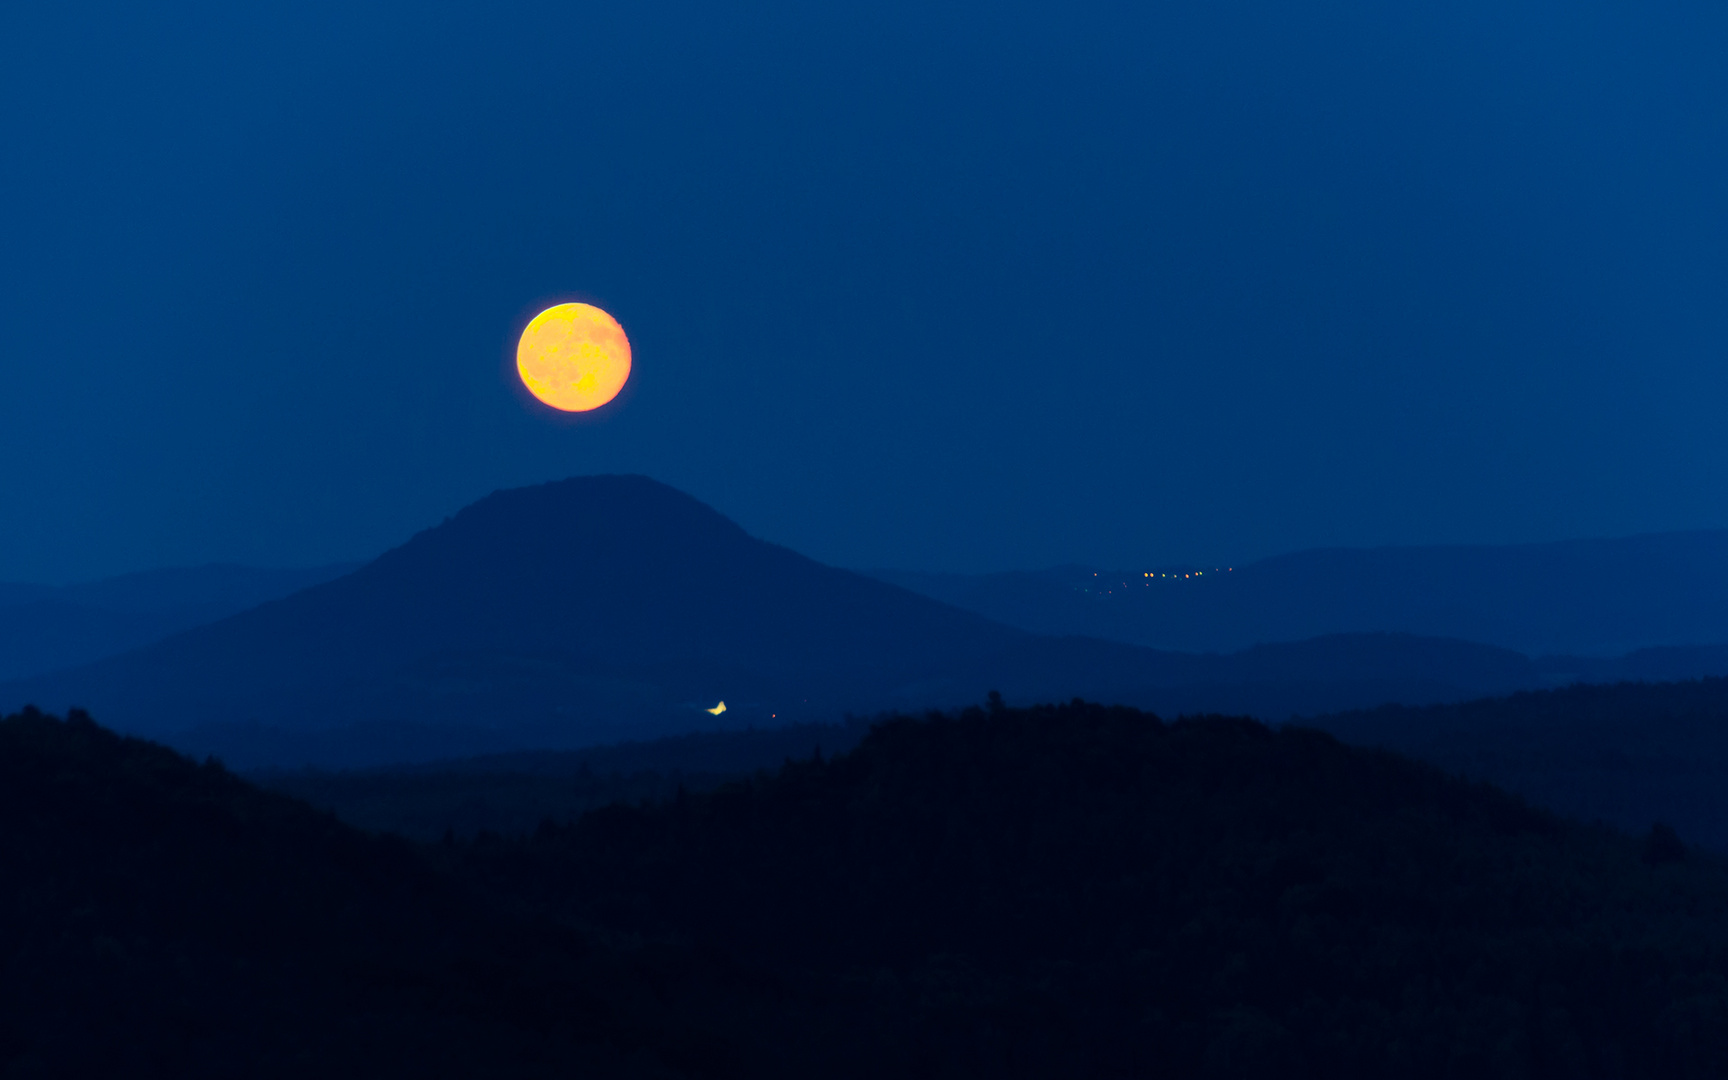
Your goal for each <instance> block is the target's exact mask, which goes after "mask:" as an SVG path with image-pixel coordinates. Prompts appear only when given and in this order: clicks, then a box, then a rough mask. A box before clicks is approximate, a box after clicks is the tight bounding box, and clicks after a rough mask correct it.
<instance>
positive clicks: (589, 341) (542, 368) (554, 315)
mask: <svg viewBox="0 0 1728 1080" xmlns="http://www.w3.org/2000/svg"><path fill="white" fill-rule="evenodd" d="M516 373H517V374H518V375H520V376H522V385H524V386H526V387H527V388H528V391H529V392H530V393H532V394H533V395H534V396H535V397H537V398H539V399H540V400H541V401H544V402H545V403H546V404H548V405H550V406H552V407H553V408H554V409H562V410H564V411H565V412H587V411H588V410H589V409H598V408H599V407H600V406H602V405H604V404H606V403H607V402H608V401H611V400H612V399H613V398H615V397H617V396H618V391H620V390H622V389H624V382H625V380H626V379H628V378H630V339H629V338H627V337H625V336H624V328H623V327H622V326H619V325H618V320H617V319H614V318H613V317H612V316H610V315H608V314H606V312H604V311H601V310H600V309H599V308H597V307H595V306H593V305H592V304H558V305H557V306H555V307H549V308H547V309H546V310H545V311H542V312H541V313H540V314H538V315H536V316H534V318H533V320H532V321H531V322H529V324H528V326H527V327H526V328H525V329H524V330H523V331H522V340H521V341H519V342H518V343H517V344H516Z"/></svg>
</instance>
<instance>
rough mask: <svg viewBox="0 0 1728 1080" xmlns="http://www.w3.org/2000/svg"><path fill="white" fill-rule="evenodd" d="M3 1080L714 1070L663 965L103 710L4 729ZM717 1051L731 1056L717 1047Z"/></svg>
mask: <svg viewBox="0 0 1728 1080" xmlns="http://www.w3.org/2000/svg"><path fill="white" fill-rule="evenodd" d="M0 881H4V883H5V886H4V889H3V890H0V901H3V903H4V905H5V906H4V909H3V910H4V913H5V917H4V918H3V919H0V1073H4V1074H5V1075H7V1076H163V1077H234V1076H255V1077H277V1076H281V1077H288V1076H292V1077H327V1076H357V1077H358V1076H367V1077H376V1076H450V1077H468V1076H481V1075H509V1076H522V1077H532V1076H548V1077H550V1076H567V1075H571V1074H572V1073H576V1074H581V1075H596V1076H607V1077H673V1076H694V1075H714V1072H713V1070H712V1069H708V1068H705V1067H702V1066H701V1062H702V1061H703V1060H705V1058H704V1055H705V1054H706V1055H709V1056H713V1055H718V1057H717V1058H716V1060H718V1061H724V1060H726V1053H727V1051H726V1050H725V1049H724V1044H723V1042H722V1041H720V1040H716V1039H710V1040H707V1041H704V1039H702V1038H699V1037H696V1036H695V1035H694V1034H693V1033H691V1032H689V1031H686V1030H684V1029H680V1028H675V1027H668V1026H666V1024H665V1023H664V1022H663V1019H662V1018H663V1010H661V1009H660V1008H659V1007H658V1006H656V1005H655V1004H654V991H653V989H652V979H653V975H652V972H651V971H649V970H645V969H643V968H641V967H640V966H639V965H638V964H637V963H636V962H635V961H633V960H631V959H629V958H627V957H624V956H621V955H617V954H613V953H609V952H607V951H606V950H604V949H600V948H597V947H596V946H595V945H594V944H593V943H592V942H590V941H588V940H587V939H585V938H583V937H581V936H579V935H576V934H573V933H570V932H567V931H560V930H555V929H553V928H551V927H549V926H545V925H538V926H535V925H530V924H525V923H519V922H516V921H514V920H511V919H509V918H507V917H504V916H502V915H501V913H499V912H497V911H496V910H494V909H492V908H491V907H490V906H488V905H487V904H485V903H483V902H481V901H480V900H479V899H478V898H477V897H475V896H474V895H473V894H472V893H471V891H470V890H468V889H466V888H465V887H463V886H462V885H461V884H460V883H459V882H456V881H454V880H452V879H451V878H449V877H448V876H447V875H442V874H440V873H438V872H437V871H436V870H435V869H434V868H433V867H432V866H430V865H429V864H428V863H427V862H426V860H425V859H424V858H423V857H422V856H421V855H420V854H418V853H417V852H416V851H415V850H414V849H413V848H412V847H411V846H410V845H409V844H408V843H407V842H406V841H402V840H399V839H394V838H383V839H380V838H375V837H368V836H366V835H364V834H362V833H359V832H357V831H355V830H353V829H351V828H348V827H346V826H343V825H340V824H338V823H337V822H336V821H335V820H334V819H332V818H330V817H328V816H327V815H323V814H318V813H314V812H313V811H312V810H310V809H309V808H307V807H306V806H305V805H304V804H301V803H298V802H295V801H293V800H290V799H287V798H284V797H282V796H279V795H271V794H267V793H264V792H261V791H259V790H258V789H256V788H254V787H252V786H251V785H249V784H247V783H245V782H243V781H241V780H239V779H238V778H236V777H235V776H233V775H232V774H229V773H228V772H226V771H225V770H223V769H222V768H221V767H220V766H216V765H209V764H207V765H202V766H201V765H197V764H194V763H193V762H191V761H188V760H186V759H184V758H182V757H180V756H178V755H176V754H174V753H172V752H171V751H168V750H166V749H164V748H162V747H160V746H155V745H151V744H148V743H144V742H140V741H137V740H132V739H123V738H120V737H118V736H116V735H114V734H113V733H111V732H109V731H106V730H104V729H102V728H99V727H97V726H96V725H95V724H94V723H92V722H91V721H90V720H89V719H88V718H87V717H84V716H82V715H74V716H73V717H71V718H70V719H68V720H66V721H65V722H61V721H58V720H56V719H54V718H52V717H47V716H43V715H40V714H32V713H26V714H19V715H14V716H11V717H8V718H6V719H4V720H3V721H0ZM704 1047H709V1049H706V1050H704V1049H703V1048H704Z"/></svg>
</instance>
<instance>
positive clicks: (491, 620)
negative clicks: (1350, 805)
mask: <svg viewBox="0 0 1728 1080" xmlns="http://www.w3.org/2000/svg"><path fill="white" fill-rule="evenodd" d="M1542 678H1543V676H1542V673H1541V672H1540V671H1538V670H1537V669H1536V668H1535V667H1534V666H1533V665H1532V664H1531V663H1530V661H1529V660H1528V659H1527V658H1526V657H1524V656H1522V655H1519V654H1517V653H1513V652H1510V651H1507V650H1503V649H1496V648H1492V647H1488V646H1482V645H1473V644H1469V643H1466V642H1461V641H1445V640H1432V639H1422V638H1417V637H1412V636H1408V635H1388V634H1358V635H1341V636H1332V637H1327V638H1321V639H1317V640H1312V641H1306V642H1299V643H1294V644H1285V645H1272V646H1261V647H1257V648H1253V649H1248V650H1245V651H1242V652H1238V653H1234V654H1230V655H1192V654H1182V653H1171V652H1158V651H1155V650H1151V649H1146V648H1141V647H1137V646H1133V645H1126V644H1121V643H1115V642H1105V641H1098V640H1093V639H1087V638H1079V637H1067V638H1056V637H1045V636H1039V635H1035V634H1031V633H1027V632H1026V631H1024V630H1020V629H1015V628H1012V627H1009V626H1007V625H1004V624H1002V623H1000V622H996V621H992V620H990V619H987V618H984V617H982V616H980V615H978V614H975V613H972V612H967V611H964V610H961V609H959V608H957V607H953V606H950V605H948V604H944V603H941V602H939V601H936V600H933V599H931V598H928V597H925V596H920V595H917V594H916V593H913V592H911V591H908V590H906V589H902V588H899V587H897V586H895V585H892V584H888V583H884V582H881V581H877V580H874V579H872V578H869V577H866V576H863V575H860V574H855V573H852V572H850V571H846V570H840V569H836V568H833V567H828V566H823V565H821V564H819V563H816V562H814V561H812V560H810V559H807V558H805V557H803V556H801V555H798V554H796V553H795V552H792V551H789V550H787V549H785V548H782V547H778V546H776V545H773V544H770V543H766V542H764V541H761V540H758V539H755V538H752V537H751V536H749V535H748V534H746V533H745V532H744V531H743V530H742V529H740V528H739V527H738V526H737V525H735V524H733V523H732V522H730V521H728V520H727V519H726V518H725V517H723V516H721V515H720V514H719V513H717V512H715V511H714V510H712V509H710V508H708V507H707V506H704V505H703V504H701V503H700V502H698V501H696V500H695V499H693V498H691V497H689V496H687V495H684V494H682V493H680V492H677V491H675V490H673V489H671V488H669V487H666V486H665V485H662V484H659V483H657V482H655V481H652V480H649V479H646V478H643V477H631V476H601V477H581V478H574V479H570V480H564V481H560V482H557V483H551V484H544V485H541V486H538V487H532V488H523V489H517V490H511V491H500V492H496V493H494V494H493V495H491V496H488V497H487V498H485V499H482V500H481V501H479V502H477V503H475V504H474V505H472V506H469V507H468V508H466V509H464V510H462V511H461V512H460V513H458V514H456V515H455V516H454V517H452V518H450V519H449V520H447V521H445V522H444V523H443V524H441V525H438V526H437V527H434V528H431V529H428V530H426V531H425V532H422V533H420V534H419V535H417V536H415V537H414V538H413V539H411V540H410V541H408V542H407V543H405V544H403V545H402V546H401V547H399V548H396V549H394V550H392V551H390V552H387V553H386V554H384V555H383V556H381V557H380V558H378V559H377V560H376V561H374V562H372V563H370V564H368V565H366V566H364V567H362V568H360V569H358V570H356V571H354V572H352V573H350V574H347V575H345V576H343V577H340V578H337V579H336V580H333V581H329V582H326V583H324V584H320V585H316V586H314V587H312V588H308V589H305V590H303V591H301V592H298V593H295V594H293V595H291V596H288V597H286V598H283V599H280V600H276V601H273V602H270V603H266V604H263V605H262V606H259V607H257V608H255V609H253V610H250V611H246V612H243V613H241V614H238V615H234V616H232V617H229V618H226V619H223V620H220V621H218V622H214V623H211V624H209V625H206V626H201V627H197V628H194V629H191V630H188V631H185V632H183V633H180V634H178V635H176V636H173V637H170V638H168V639H166V640H163V641H160V642H157V643H155V644H152V645H149V646H146V647H143V648H140V649H136V650H133V651H131V652H128V653H125V654H122V655H119V656H115V657H111V658H108V659H105V660H102V661H99V662H97V663H93V664H89V665H86V666H84V667H81V668H77V669H75V670H71V671H66V672H61V673H57V674H53V675H49V676H41V677H35V678H31V679H25V680H16V681H13V682H11V683H6V684H0V707H4V708H15V707H19V706H22V705H24V704H27V703H35V704H38V705H41V706H43V707H46V708H51V709H64V708H67V707H69V706H79V707H85V708H89V709H91V710H92V711H93V712H94V713H95V715H98V716H100V717H101V718H102V719H103V721H104V722H105V723H108V724H111V725H113V726H114V727H116V728H118V729H120V730H122V731H127V732H134V733H139V734H144V735H148V736H151V737H154V738H159V739H163V740H166V741H168V742H170V743H172V744H173V745H176V746H179V747H182V748H184V749H187V750H190V751H193V752H196V753H208V752H214V753H217V754H219V755H222V756H224V757H225V758H226V759H227V760H229V761H230V762H231V763H233V764H237V765H267V764H274V765H294V764H297V763H310V762H316V763H321V764H326V765H350V764H373V763H384V762H398V761H424V760H431V759H436V758H440V757H451V756H459V755H465V754H475V753H488V752H503V751H510V750H517V749H531V748H552V747H565V748H573V747H580V746H589V745H595V744H599V743H605V742H613V741H618V740H621V739H640V738H652V737H655V736H660V735H667V734H675V733H678V732H685V731H694V730H709V729H715V728H722V727H728V726H730V727H745V726H772V725H779V724H786V723H795V722H804V721H820V722H829V721H833V720H837V719H839V718H840V717H841V716H843V715H844V714H846V713H849V712H850V713H855V714H868V713H872V712H875V711H878V710H883V709H889V708H902V709H922V708H930V707H949V706H954V705H960V704H966V703H972V702H976V701H978V700H981V699H982V698H983V696H984V694H985V693H986V692H987V691H989V690H992V689H995V690H1000V691H1001V692H1002V693H1003V694H1004V696H1005V697H1006V698H1007V699H1008V700H1009V701H1011V702H1031V701H1040V700H1045V701H1047V700H1067V699H1069V698H1072V697H1077V696H1084V697H1087V698H1091V699H1101V700H1105V701H1118V702H1122V703H1126V704H1133V705H1138V706H1142V707H1146V708H1151V709H1155V710H1157V711H1159V712H1162V713H1164V714H1167V715H1176V714H1180V713H1193V712H1203V711H1229V712H1242V713H1250V714H1253V715H1257V716H1260V717H1263V718H1265V719H1268V720H1274V721H1275V720H1281V719H1285V718H1287V717H1289V716H1291V715H1295V714H1312V713H1318V712H1329V711H1336V710H1341V709H1348V708H1361V707H1368V706H1373V705H1378V704H1380V703H1383V702H1389V701H1396V702H1405V703H1410V704H1425V703H1431V702H1440V701H1457V700H1462V699H1465V698H1469V697H1474V696H1480V695H1483V694H1492V693H1505V692H1508V691H1512V690H1516V689H1519V688H1522V687H1527V686H1536V685H1540V684H1541V683H1542ZM722 701H723V702H725V703H726V709H725V711H724V712H720V713H718V714H716V713H712V712H710V711H708V710H710V709H714V708H717V706H718V704H719V703H720V702H722Z"/></svg>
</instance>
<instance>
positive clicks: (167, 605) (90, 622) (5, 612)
mask: <svg viewBox="0 0 1728 1080" xmlns="http://www.w3.org/2000/svg"><path fill="white" fill-rule="evenodd" d="M359 565H360V564H359V563H334V564H331V565H329V566H313V567H300V568H286V569H268V568H260V567H252V566H236V565H232V564H228V563H212V564H210V565H207V566H190V567H171V568H167V569H162V570H145V571H140V572H138V573H132V574H121V575H119V576H118V577H111V578H103V579H102V580H99V581H89V582H82V583H79V584H76V585H58V586H52V585H23V584H13V583H5V582H0V679H12V678H22V677H25V676H30V675H39V674H42V673H44V672H49V671H59V670H62V669H64V668H70V667H76V666H78V665H79V664H87V663H90V662H91V661H93V660H100V659H102V658H103V657H105V656H112V655H114V654H115V653H119V652H124V651H126V650H127V649H132V648H136V647H138V646H140V645H146V644H149V643H150V642H152V641H158V640H160V639H162V638H164V637H167V636H168V635H170V634H175V633H178V632H180V631H182V630H187V629H190V628H192V627H194V626H200V625H203V624H204V623H210V622H215V621H216V620H217V619H223V618H227V617H228V616H230V615H234V614H237V613H239V612H242V611H245V610H247V609H248V608H253V607H257V606H258V605H259V604H262V603H266V602H268V601H271V600H276V599H280V598H281V597H284V596H287V595H288V594H290V593H293V592H298V591H299V590H301V589H304V588H307V587H308V586H311V585H317V584H321V583H323V582H326V581H329V580H331V579H332V578H337V577H340V576H342V575H343V574H346V573H349V572H350V571H352V570H354V569H355V568H356V567H357V566H359Z"/></svg>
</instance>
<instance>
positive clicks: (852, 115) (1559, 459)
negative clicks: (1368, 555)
mask: <svg viewBox="0 0 1728 1080" xmlns="http://www.w3.org/2000/svg"><path fill="white" fill-rule="evenodd" d="M1725 56H1728V8H1724V7H1723V6H1722V5H1721V4H1719V3H1703V2H1699V3H1654V4H1633V3H1630V2H1624V3H1619V4H1606V3H1588V2H1587V3H1579V2H1576V0H1571V2H1566V3H1561V2H1558V0H1554V2H1533V0H1494V2H1486V0H1469V2H1464V3H1460V2H1457V0H1447V2H1444V3H1441V2H1426V0H1423V2H1405V3H1392V4H1388V3H1366V2H1364V3H1313V2H1304V3H1289V2H1287V0H1276V2H1273V0H1250V2H1226V3H1216V4H1168V3H1156V4H1147V3H1141V2H1136V3H1120V4H1109V3H1081V4H1047V5H1036V6H1034V5H1026V4H1019V5H1016V4H1001V3H995V4H983V3H940V2H931V0H918V2H916V3H912V2H904V3H903V2H899V0H888V2H875V3H864V4H833V3H803V4H791V3H785V2H766V3H743V4H699V3H686V2H679V0H671V2H667V0H637V2H631V3H620V4H612V5H605V6H600V5H578V4H520V5H515V6H513V7H512V8H511V9H509V10H502V9H501V8H500V6H498V5H481V4H470V5H448V4H427V3H421V4H414V5H406V4H402V5H386V4H357V3H354V2H351V0H344V2H342V3H307V2H306V0H295V2H294V3H257V4H235V3H228V2H225V3H206V4H175V5H167V6H164V5H146V4H136V5H129V6H126V7H121V6H119V5H89V4H86V5H76V4H64V5H58V4H57V5H46V4H42V5H22V4H17V5H9V6H7V7H6V8H5V9H4V10H0V115H3V117H4V127H5V132H6V135H5V138H4V140H0V169H3V175H0V519H3V520H4V527H3V528H0V580H40V581H60V580H70V579H77V578H86V577H92V576H96V575H99V574H104V573H111V572H118V571H124V570H130V569H138V568H144V567H150V566H158V565H167V564H187V563H196V562H202V561H208V560H232V561H241V562H250V563H260V564H284V565H285V564H309V563H315V562H321V561H328V560H336V559H348V558H359V557H365V556H369V555H372V554H375V553H376V552H378V551H380V550H382V549H384V548H385V547H387V546H390V545H392V544H395V543H398V542H400V541H401V540H403V539H405V538H406V537H407V536H408V535H410V534H411V533H413V532H414V531H416V530H418V529H420V528H423V527H425V526H427V525H431V524H434V523H436V522H437V521H439V520H440V519H441V518H442V517H443V516H444V515H446V514H449V513H451V512H453V511H454V510H455V509H457V508H458V507H460V506H462V505H463V504H465V503H468V502H470V501H472V500H474V499H475V498H477V497H479V496H481V495H484V494H485V493H486V492H488V491H491V490H493V489H495V488H499V487H509V486H515V485H521V484H526V483H534V482H539V481H543V480H548V479H553V478H557V477H562V476H567V475H571V474H578V473H593V472H641V473H647V474H649V475H651V476H654V477H656V478H658V479H660V480H663V481H665V482H667V483H669V484H672V485H674V486H676V487H679V488H681V489H683V490H686V491H688V492H690V493H691V494H693V495H695V496H697V497H698V498H700V499H702V500H704V501H706V502H708V503H710V504H712V505H713V506H715V507H716V508H718V509H719V510H721V511H722V512H723V513H726V514H728V515H729V516H731V517H733V518H734V519H735V520H737V521H738V522H739V523H740V524H742V525H743V526H744V527H745V528H746V529H748V530H750V531H751V532H752V533H755V534H757V535H759V536H763V537H766V538H768V539H771V540H774V541H777V542H780V543H784V544H787V545H789V546H791V547H793V548H796V549H798V550H800V551H802V552H805V553H806V554H809V555H812V556H814V557H816V558H819V559H823V560H825V561H829V562H833V563H837V564H841V565H847V566H902V567H913V568H923V569H954V570H986V569H995V568H1005V567H1032V566H1039V565H1047V564H1052V563H1058V562H1063V561H1076V560H1084V561H1091V562H1097V563H1103V564H1106V565H1115V566H1123V567H1134V566H1140V565H1147V564H1155V563H1159V562H1169V561H1173V560H1182V559H1194V560H1200V561H1204V562H1206V563H1208V564H1211V563H1214V562H1219V561H1238V562H1239V561H1242V560H1245V559H1248V558H1252V557H1256V556H1262V555H1266V554H1271V553H1275V552H1279V551H1284V550H1290V549H1294V548H1300V547H1306V546H1314V545H1321V544H1378V543H1392V542H1398V543H1403V542H1452V541H1485V542H1500V541H1513V540H1539V539H1556V538H1563V537H1573V536H1593V535H1619V534H1626V533H1634V532H1642V531H1651V530H1666V529H1680V528H1702V527H1722V526H1728V424H1725V423H1724V421H1723V416H1724V404H1725V403H1728V64H1725V63H1724V62H1723V57H1725ZM560 299H584V300H589V301H591V302H594V303H598V304H600V305H602V306H604V307H606V308H607V309H608V310H610V311H611V312H612V313H614V314H615V315H616V316H617V317H618V318H619V320H620V321H621V322H622V323H623V324H624V326H625V328H626V329H627V330H628V331H629V333H630V335H631V338H632V341H633V343H634V346H635V352H636V368H635V372H634V375H633V378H632V381H631V384H630V386H629V387H628V388H627V390H626V392H625V395H624V397H623V398H621V399H620V400H619V401H618V402H615V403H614V404H613V405H612V406H610V407H609V408H608V409H607V410H605V411H604V412H603V413H602V414H600V415H596V416H590V417H587V418H584V419H581V420H577V421H569V420H563V419H559V418H554V417H549V416H548V415H547V414H546V412H545V411H544V410H541V409H537V408H535V407H532V406H531V405H530V404H529V403H527V402H526V401H525V400H524V396H523V395H522V394H521V393H520V391H519V389H518V388H517V387H516V386H515V385H514V375H513V372H512V371H511V369H510V367H509V357H510V350H511V348H512V345H513V341H514V336H515V333H516V332H517V330H518V329H519V328H520V326H521V324H522V321H523V320H524V319H525V318H526V317H527V316H528V315H531V314H532V313H533V312H534V311H535V310H537V309H538V307H539V306H541V305H543V304H544V303H546V302H548V301H554V300H560Z"/></svg>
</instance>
